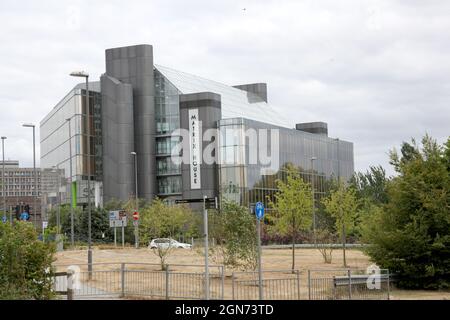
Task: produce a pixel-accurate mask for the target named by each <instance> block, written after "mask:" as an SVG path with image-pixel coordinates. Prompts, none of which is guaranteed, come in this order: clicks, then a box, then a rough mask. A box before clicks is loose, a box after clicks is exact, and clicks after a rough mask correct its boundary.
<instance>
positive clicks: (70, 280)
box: [67, 269, 73, 300]
mask: <svg viewBox="0 0 450 320" xmlns="http://www.w3.org/2000/svg"><path fill="white" fill-rule="evenodd" d="M67 300H73V270H70V269H69V270H67Z"/></svg>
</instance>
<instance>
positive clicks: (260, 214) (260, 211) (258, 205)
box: [255, 202, 264, 220]
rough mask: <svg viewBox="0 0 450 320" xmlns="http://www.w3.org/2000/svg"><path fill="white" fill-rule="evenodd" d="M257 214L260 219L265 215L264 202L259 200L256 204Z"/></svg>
mask: <svg viewBox="0 0 450 320" xmlns="http://www.w3.org/2000/svg"><path fill="white" fill-rule="evenodd" d="M255 214H256V218H258V220H261V219H262V218H263V217H264V204H263V203H262V202H257V203H256V205H255Z"/></svg>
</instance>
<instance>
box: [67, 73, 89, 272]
mask: <svg viewBox="0 0 450 320" xmlns="http://www.w3.org/2000/svg"><path fill="white" fill-rule="evenodd" d="M70 76H72V77H81V78H85V79H86V120H85V124H86V135H87V138H86V149H87V157H88V161H87V168H86V169H87V170H86V171H87V178H88V179H87V189H88V193H87V204H88V272H89V280H90V279H91V278H92V237H91V227H92V226H91V183H90V181H91V132H90V131H91V130H90V127H91V126H90V110H89V109H90V108H89V74H88V73H87V72H84V71H74V72H72V73H70Z"/></svg>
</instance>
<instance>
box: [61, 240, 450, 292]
mask: <svg viewBox="0 0 450 320" xmlns="http://www.w3.org/2000/svg"><path fill="white" fill-rule="evenodd" d="M93 260H94V263H153V264H159V258H158V257H157V256H156V255H155V254H154V253H153V252H152V251H151V250H148V249H145V248H141V249H134V248H129V247H128V248H125V249H122V248H120V249H119V248H117V249H116V248H111V249H100V248H94V250H93ZM86 262H87V251H86V250H67V251H64V252H59V253H57V254H56V261H55V263H54V264H55V265H60V264H63V265H71V264H75V265H76V264H80V265H81V264H86ZM166 263H167V264H169V265H177V264H181V265H184V264H189V265H197V267H194V266H193V267H182V266H173V267H171V269H172V270H180V271H181V270H183V271H187V272H191V271H200V272H201V271H202V270H201V269H202V267H201V266H202V265H203V263H204V257H203V256H202V255H201V254H200V252H199V251H197V250H186V249H176V250H174V251H173V253H172V254H171V255H170V256H169V257H168V258H167V261H166ZM210 264H214V261H210ZM347 264H348V265H349V266H350V268H352V269H365V268H367V267H368V266H369V265H371V262H370V261H369V258H368V257H367V256H366V255H364V253H363V252H361V251H360V250H357V249H352V250H347ZM262 265H263V269H264V270H280V269H284V270H290V269H291V267H292V251H291V250H290V249H263V251H262ZM342 265H343V259H342V250H335V251H333V261H332V263H331V264H325V263H323V259H322V256H321V254H320V253H319V252H318V251H317V250H315V249H296V254H295V267H296V269H298V270H299V271H300V275H301V283H302V284H303V285H302V288H301V291H302V298H304V295H305V291H306V290H307V289H306V283H307V270H308V269H316V270H327V269H336V268H338V269H339V268H342ZM100 267H101V268H102V269H103V270H108V269H109V268H113V267H110V266H108V265H105V266H95V267H94V270H95V268H100ZM115 268H117V265H116V267H115ZM155 268H157V266H155ZM82 269H85V268H84V267H82ZM213 269H214V268H212V270H213ZM233 271H239V270H231V269H226V270H225V274H226V278H227V279H228V280H229V278H230V276H231V273H232V272H233ZM212 272H213V271H212ZM227 282H228V281H227ZM226 286H227V285H226ZM226 298H231V297H226ZM391 299H393V300H410V299H412V300H442V299H445V300H450V292H449V291H425V290H399V289H395V288H394V289H393V290H392V292H391Z"/></svg>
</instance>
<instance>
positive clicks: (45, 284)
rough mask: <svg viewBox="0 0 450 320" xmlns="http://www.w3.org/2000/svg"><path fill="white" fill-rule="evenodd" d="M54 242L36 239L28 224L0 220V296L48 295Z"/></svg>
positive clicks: (35, 297)
mask: <svg viewBox="0 0 450 320" xmlns="http://www.w3.org/2000/svg"><path fill="white" fill-rule="evenodd" d="M54 252H55V246H54V245H53V244H49V243H43V242H41V241H39V240H38V234H37V233H36V231H35V230H34V227H33V225H32V224H30V223H27V222H16V223H15V224H14V226H11V225H10V224H3V223H2V224H0V300H1V299H50V298H52V297H53V292H52V271H51V264H52V262H53V254H54Z"/></svg>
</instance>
